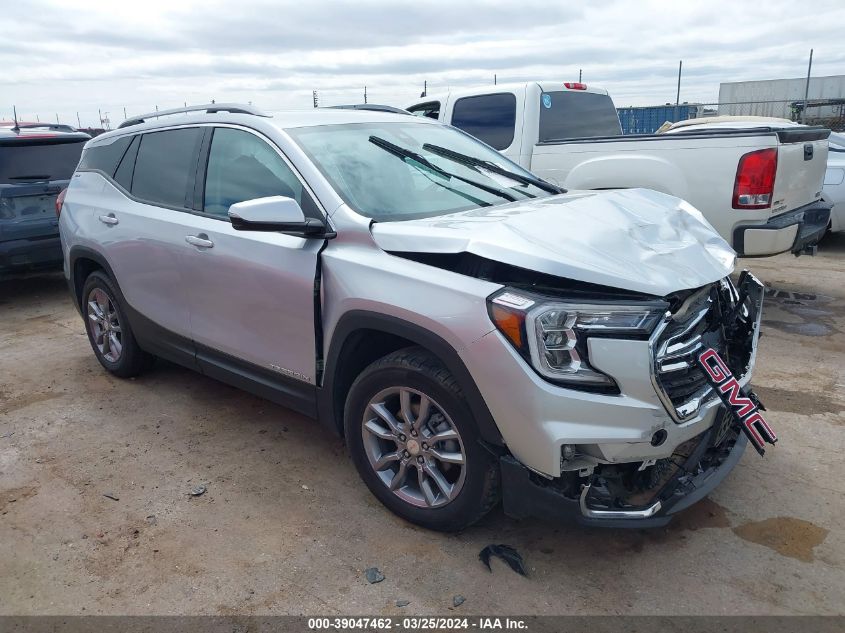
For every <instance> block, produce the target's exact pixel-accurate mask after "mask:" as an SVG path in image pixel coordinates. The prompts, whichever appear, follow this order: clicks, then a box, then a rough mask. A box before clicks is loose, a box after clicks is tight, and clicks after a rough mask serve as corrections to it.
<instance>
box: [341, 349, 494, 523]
mask: <svg viewBox="0 0 845 633" xmlns="http://www.w3.org/2000/svg"><path fill="white" fill-rule="evenodd" d="M344 430H345V434H346V443H347V446H348V447H349V450H350V452H351V454H352V460H353V462H354V463H355V467H356V468H357V469H358V473H359V474H360V475H361V478H362V479H363V480H364V483H365V484H367V487H368V488H369V489H370V491H371V492H372V493H373V494H374V495H375V496H376V497H377V498H378V499H379V501H381V502H382V503H383V504H384V505H385V506H387V508H388V509H390V510H391V511H393V512H394V513H395V514H398V515H399V516H401V517H402V518H404V519H406V520H408V521H410V522H412V523H416V524H417V525H420V526H422V527H425V528H428V529H432V530H440V531H446V532H453V531H458V530H462V529H464V528H466V527H468V526H469V525H472V524H473V523H475V522H476V521H478V520H479V519H480V518H481V517H483V516H484V515H485V514H487V513H488V512H489V511H490V509H491V508H492V507H493V506H494V505H495V504H496V502H497V501H498V499H499V467H498V462H497V460H496V458H495V456H494V455H492V454H491V453H490V452H489V451H488V450H487V449H486V448H484V446H483V445H482V444H481V442H480V435H479V433H478V428H477V425H476V423H475V420H474V419H473V416H472V412H471V411H470V408H469V406H467V403H466V401H465V399H464V396H463V393H462V392H461V389H460V387H459V386H458V383H457V381H456V380H455V379H454V377H453V376H452V374H451V373H450V372H449V371H448V370H447V369H446V368H445V367H444V366H443V364H442V363H441V362H440V361H439V360H438V359H437V358H436V357H435V356H434V355H432V354H431V353H429V352H428V351H426V350H424V349H422V348H420V347H410V348H406V349H402V350H399V351H397V352H393V353H392V354H389V355H387V356H385V357H384V358H381V359H379V360H377V361H375V362H374V363H372V364H371V365H370V366H369V367H367V368H366V369H365V370H364V371H363V372H362V373H361V375H359V376H358V378H357V379H356V380H355V382H354V383H353V384H352V387H351V388H350V390H349V395H348V396H347V400H346V407H345V410H344Z"/></svg>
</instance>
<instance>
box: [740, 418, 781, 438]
mask: <svg viewBox="0 0 845 633" xmlns="http://www.w3.org/2000/svg"><path fill="white" fill-rule="evenodd" d="M742 425H743V426H744V427H745V428H746V429H747V430H748V433H749V434H750V435H753V436H754V438H756V440H757V441H756V442H755V443H757V444H758V445H759V446H763V445H764V444H763V443H764V441H765V442H768V443H769V444H774V443H775V442H777V441H778V436H777V435H775V432H774V431H773V430H772V427H770V426H769V424H768V423H767V422H766V420H764V419H763V416H762V415H760V412H759V411H755V412H754V413H753V414H752V415H749V416H748V417H747V418H745V419H744V420H743V421H742ZM761 435H762V437H761ZM754 438H752V440H753V439H754Z"/></svg>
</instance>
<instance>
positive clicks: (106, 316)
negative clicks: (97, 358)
mask: <svg viewBox="0 0 845 633" xmlns="http://www.w3.org/2000/svg"><path fill="white" fill-rule="evenodd" d="M88 327H89V328H91V338H92V339H93V341H94V345H96V346H97V349H98V350H99V351H100V354H102V356H103V358H105V359H106V360H107V361H109V362H110V363H116V362H118V361H119V360H120V354H121V353H122V351H123V342H122V338H121V337H122V333H121V329H120V320H119V319H118V316H117V309H116V308H115V305H114V302H113V301H112V300H111V298H110V297H109V296H108V295H107V294H106V293H105V292H104V291H103V290H102V289H100V288H94V289H93V290H92V291H91V292H90V294H89V295H88Z"/></svg>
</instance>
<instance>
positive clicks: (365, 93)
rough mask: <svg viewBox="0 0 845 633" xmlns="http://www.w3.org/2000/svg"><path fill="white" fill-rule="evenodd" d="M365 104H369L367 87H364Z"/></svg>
mask: <svg viewBox="0 0 845 633" xmlns="http://www.w3.org/2000/svg"><path fill="white" fill-rule="evenodd" d="M364 103H367V86H364Z"/></svg>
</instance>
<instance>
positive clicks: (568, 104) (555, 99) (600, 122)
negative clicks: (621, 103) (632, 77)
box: [540, 90, 622, 142]
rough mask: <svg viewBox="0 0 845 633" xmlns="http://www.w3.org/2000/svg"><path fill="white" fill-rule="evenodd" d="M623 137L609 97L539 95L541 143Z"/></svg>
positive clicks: (563, 92) (567, 93) (560, 93)
mask: <svg viewBox="0 0 845 633" xmlns="http://www.w3.org/2000/svg"><path fill="white" fill-rule="evenodd" d="M620 134H622V128H621V126H620V125H619V116H618V115H617V113H616V106H614V105H613V99H611V98H610V95H606V94H597V93H594V92H583V91H567V90H561V91H557V92H544V93H543V94H542V95H540V142H543V141H559V140H565V139H569V138H587V137H591V136H619V135H620Z"/></svg>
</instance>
